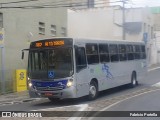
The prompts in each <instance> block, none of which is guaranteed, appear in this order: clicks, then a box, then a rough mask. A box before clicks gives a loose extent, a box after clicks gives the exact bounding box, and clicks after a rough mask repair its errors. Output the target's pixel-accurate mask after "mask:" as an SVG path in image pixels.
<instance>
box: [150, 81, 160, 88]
mask: <svg viewBox="0 0 160 120" xmlns="http://www.w3.org/2000/svg"><path fill="white" fill-rule="evenodd" d="M152 86H153V87H160V82H158V83H156V84H154V85H152Z"/></svg>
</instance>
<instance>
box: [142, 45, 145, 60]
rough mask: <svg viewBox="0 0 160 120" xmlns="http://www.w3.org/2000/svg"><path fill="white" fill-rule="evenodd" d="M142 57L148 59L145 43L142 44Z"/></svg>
mask: <svg viewBox="0 0 160 120" xmlns="http://www.w3.org/2000/svg"><path fill="white" fill-rule="evenodd" d="M141 59H146V52H145V46H144V45H141Z"/></svg>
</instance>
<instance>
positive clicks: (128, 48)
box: [126, 45, 134, 60]
mask: <svg viewBox="0 0 160 120" xmlns="http://www.w3.org/2000/svg"><path fill="white" fill-rule="evenodd" d="M126 52H127V58H128V60H134V53H133V46H132V45H127V46H126Z"/></svg>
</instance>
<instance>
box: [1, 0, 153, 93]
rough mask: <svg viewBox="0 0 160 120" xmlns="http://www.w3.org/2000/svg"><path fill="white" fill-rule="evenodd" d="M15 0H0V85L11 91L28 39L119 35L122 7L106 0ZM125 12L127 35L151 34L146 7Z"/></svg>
mask: <svg viewBox="0 0 160 120" xmlns="http://www.w3.org/2000/svg"><path fill="white" fill-rule="evenodd" d="M7 1H8V2H7ZM15 1H16V0H2V1H1V9H0V28H1V30H0V56H1V57H0V86H1V89H2V91H4V89H5V88H6V89H5V91H12V90H13V82H14V79H15V70H16V69H21V68H26V67H27V66H26V65H27V64H26V63H27V56H25V60H21V50H22V49H24V48H28V47H29V43H30V42H31V41H34V40H39V39H43V38H51V37H66V36H69V37H89V38H93V37H94V38H104V39H122V34H123V29H122V28H123V19H122V18H123V17H122V16H123V14H122V8H121V7H120V6H115V7H105V6H108V3H109V2H107V1H108V0H84V2H82V1H80V2H77V0H70V1H67V2H65V3H64V2H60V1H59V0H55V1H54V2H53V0H45V1H44V0H38V1H30V2H22V1H21V2H18V1H19V0H17V2H15ZM93 3H94V4H93ZM98 3H102V4H98ZM80 4H81V5H80ZM82 7H83V9H82ZM88 7H89V8H90V9H88ZM68 8H72V9H68ZM125 15H126V16H125V24H124V25H125V36H126V39H128V40H137V41H138V40H139V41H142V40H150V39H151V38H152V33H153V21H152V15H151V14H150V13H149V12H148V10H146V9H141V8H139V9H128V10H125ZM77 22H78V24H77ZM132 24H134V27H133V25H132ZM130 28H132V29H130ZM4 83H5V84H4ZM4 85H5V86H4ZM0 92H1V91H0Z"/></svg>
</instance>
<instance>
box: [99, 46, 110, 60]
mask: <svg viewBox="0 0 160 120" xmlns="http://www.w3.org/2000/svg"><path fill="white" fill-rule="evenodd" d="M99 55H100V62H102V63H104V62H109V61H110V57H109V51H108V44H99Z"/></svg>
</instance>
